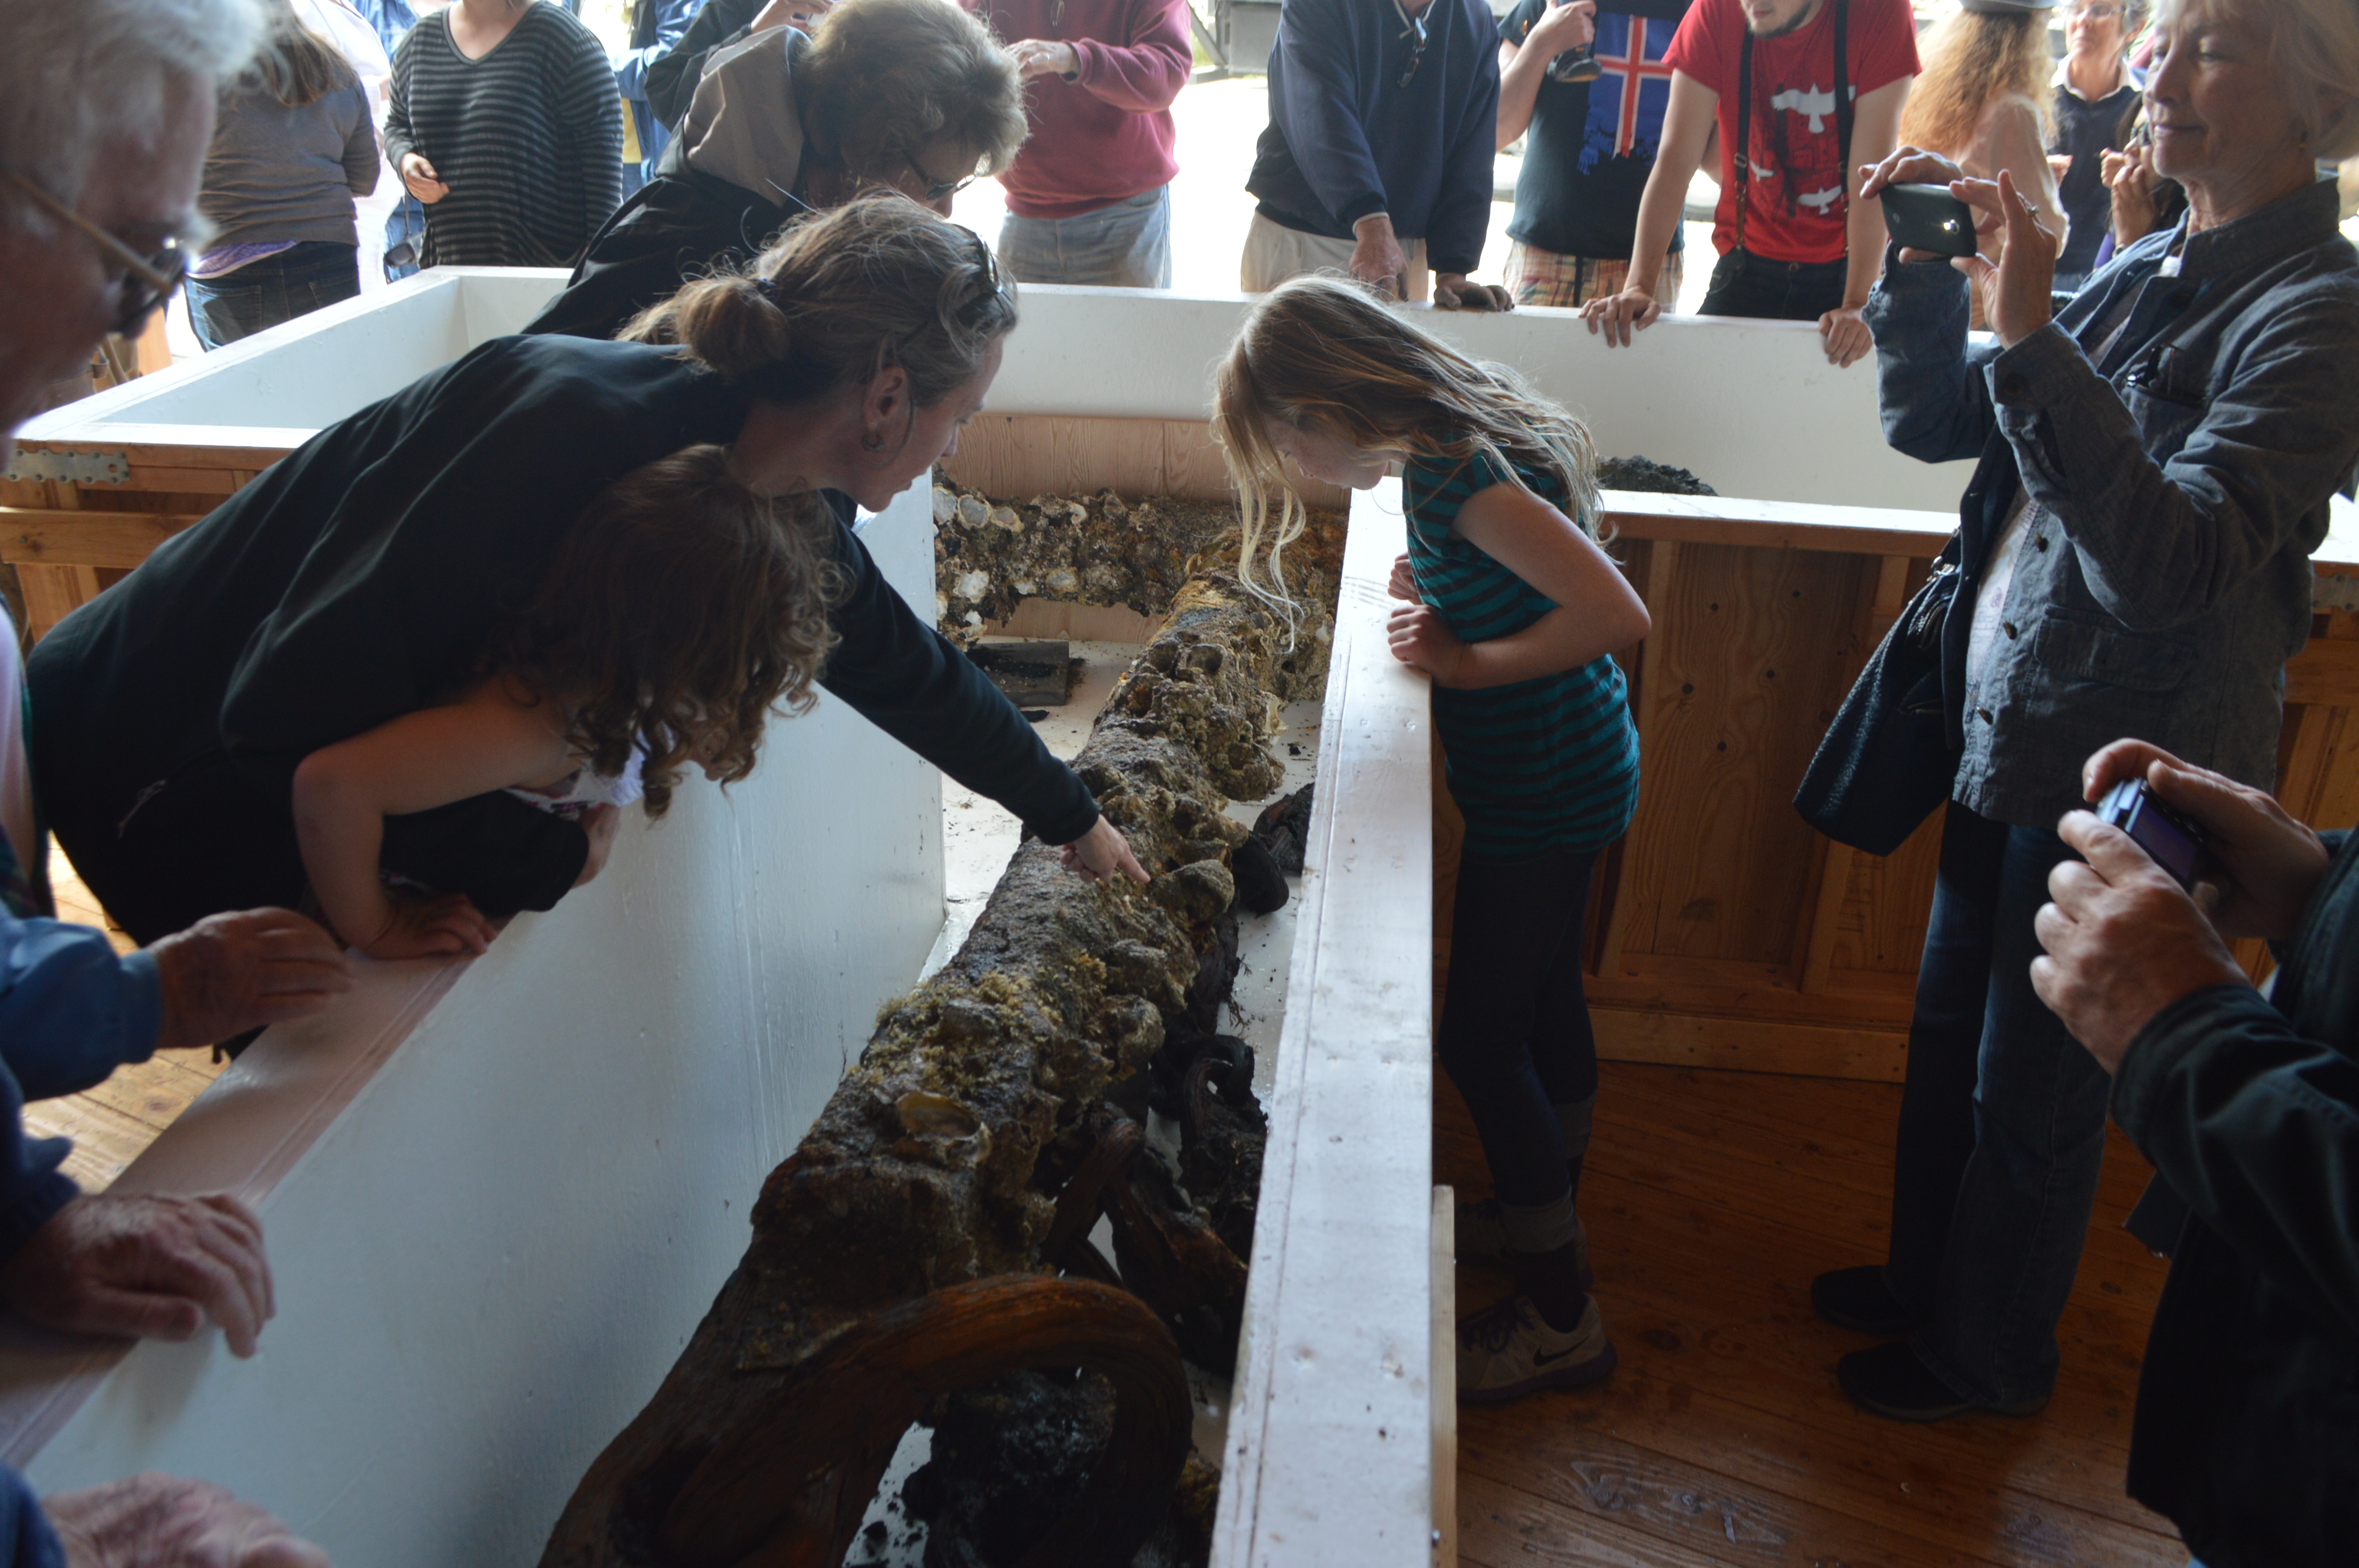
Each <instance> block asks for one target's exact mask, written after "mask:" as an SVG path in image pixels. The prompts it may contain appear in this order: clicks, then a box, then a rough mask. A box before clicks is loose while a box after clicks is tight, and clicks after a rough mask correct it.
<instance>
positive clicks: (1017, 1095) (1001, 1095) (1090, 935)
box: [543, 565, 1334, 1568]
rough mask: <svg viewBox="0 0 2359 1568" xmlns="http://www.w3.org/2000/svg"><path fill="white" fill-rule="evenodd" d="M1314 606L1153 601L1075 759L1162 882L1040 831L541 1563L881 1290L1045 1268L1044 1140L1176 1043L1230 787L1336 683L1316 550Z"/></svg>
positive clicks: (775, 1181) (1222, 580) (757, 1237)
mask: <svg viewBox="0 0 2359 1568" xmlns="http://www.w3.org/2000/svg"><path fill="white" fill-rule="evenodd" d="M1303 576H1304V581H1303V585H1302V586H1303V589H1304V591H1303V593H1302V599H1301V603H1300V605H1299V609H1298V611H1297V613H1296V615H1295V616H1294V617H1293V621H1294V624H1293V625H1292V626H1291V628H1289V626H1288V623H1287V622H1286V620H1285V619H1282V618H1281V617H1280V616H1279V615H1278V614H1277V613H1276V612H1274V611H1272V610H1271V609H1270V608H1269V607H1268V606H1267V605H1266V604H1265V603H1263V602H1262V601H1260V600H1257V599H1256V598H1255V597H1254V596H1252V595H1250V594H1248V593H1247V592H1246V591H1245V589H1243V588H1242V587H1240V586H1239V585H1238V583H1237V582H1236V580H1235V579H1234V578H1232V577H1230V576H1228V575H1226V574H1225V573H1222V572H1217V571H1215V572H1201V573H1199V574H1198V575H1196V576H1195V577H1193V578H1191V579H1189V580H1188V581H1187V582H1186V583H1185V584H1184V585H1182V586H1180V589H1179V591H1178V592H1177V593H1176V594H1174V595H1172V596H1170V597H1169V600H1168V601H1167V602H1166V603H1164V604H1160V605H1158V606H1157V607H1156V608H1157V609H1158V611H1162V612H1163V614H1164V624H1163V629H1162V631H1161V633H1160V634H1159V635H1158V637H1157V639H1156V640H1155V642H1154V643H1152V644H1150V645H1149V646H1148V647H1147V650H1146V651H1145V652H1144V653H1143V654H1141V656H1140V657H1139V659H1138V660H1137V661H1136V663H1135V664H1134V665H1133V666H1132V667H1131V669H1130V671H1129V672H1128V673H1127V674H1126V675H1125V676H1124V678H1123V680H1122V682H1121V684H1120V685H1119V686H1118V687H1116V688H1115V690H1114V694H1113V697H1111V699H1110V700H1109V701H1108V703H1107V705H1106V707H1105V708H1104V710H1103V712H1102V714H1101V715H1100V717H1099V720H1098V725H1097V728H1096V730H1095V731H1094V732H1093V736H1092V738H1091V741H1090V742H1089V744H1088V746H1087V747H1086V748H1084V749H1083V751H1082V754H1081V756H1080V758H1079V759H1077V761H1076V763H1075V766H1076V768H1077V770H1078V771H1079V772H1080V773H1081V775H1082V778H1083V779H1085V780H1086V781H1087V782H1088V783H1089V785H1090V787H1091V789H1092V790H1093V792H1094V793H1095V794H1096V795H1097V797H1098V801H1099V803H1100V805H1101V806H1103V809H1104V811H1105V813H1106V816H1108V817H1109V818H1110V819H1112V820H1113V821H1114V823H1115V824H1116V825H1117V826H1118V827H1120V828H1121V829H1122V830H1123V832H1124V834H1125V836H1126V837H1127V838H1128V839H1129V841H1130V844H1131V846H1132V849H1133V850H1134V851H1135V852H1136V855H1137V856H1138V859H1139V860H1140V861H1141V863H1142V864H1144V865H1145V866H1147V868H1148V869H1149V870H1150V871H1152V872H1153V873H1154V880H1153V882H1152V883H1151V885H1149V886H1148V887H1147V888H1143V889H1136V888H1132V887H1130V886H1128V885H1127V884H1122V885H1118V886H1114V887H1105V886H1101V885H1097V884H1093V883H1089V882H1085V881H1082V879H1080V878H1079V877H1077V876H1075V875H1074V874H1073V873H1072V872H1071V871H1067V870H1066V869H1065V868H1064V867H1063V866H1062V865H1061V864H1060V860H1059V857H1058V852H1057V851H1056V850H1055V849H1051V848H1049V847H1048V846H1045V845H1042V844H1039V843H1038V842H1027V843H1026V844H1025V845H1024V846H1023V847H1022V848H1021V849H1018V850H1017V851H1016V855H1015V857H1014V858H1013V859H1012V860H1010V862H1009V864H1008V868H1007V871H1006V874H1005V875H1004V876H1003V877H1002V878H1001V879H1000V881H999V884H998V887H997V889H996V890H995V892H994V893H993V894H992V897H991V900H990V902H989V903H988V904H987V905H986V906H985V908H984V914H983V915H982V917H981V918H980V919H979V920H978V921H977V922H976V923H975V927H974V931H973V935H971V936H969V938H968V939H967V942H966V944H965V946H962V948H961V949H960V950H959V952H958V954H957V956H956V957H953V958H952V959H951V962H950V963H949V964H948V965H947V966H946V967H945V968H943V969H942V970H941V971H940V972H939V973H938V974H936V975H935V976H934V977H933V978H932V979H929V980H928V981H927V982H926V983H925V984H923V985H921V986H920V987H919V988H918V989H917V990H915V991H914V992H912V993H911V994H909V995H908V996H906V997H903V998H901V999H899V1000H896V1001H893V1002H890V1003H888V1004H887V1005H886V1007H885V1009H884V1010H883V1012H882V1014H881V1015H880V1017H879V1019H878V1021H877V1027H876V1031H875V1035H874V1036H873V1037H872V1038H871V1040H870V1042H869V1044H868V1047H867V1049H866V1051H865V1052H864V1054H862V1056H861V1059H860V1061H859V1063H858V1064H857V1065H855V1066H854V1067H853V1069H852V1071H851V1072H850V1073H849V1074H847V1075H846V1076H845V1077H844V1079H843V1083H842V1084H841V1085H840V1086H839V1087H837V1089H836V1092H835V1094H834V1095H833V1096H832V1098H831V1099H830V1100H829V1102H828V1104H827V1107H826V1108H825V1109H824V1110H823V1111H821V1114H820V1118H819V1119H818V1121H817V1123H816V1124H815V1125H814V1126H813V1127H812V1128H811V1130H810V1134H809V1135H808V1136H807V1137H805V1138H804V1140H803V1141H802V1143H801V1145H800V1146H799V1148H798V1149H797V1150H796V1152H794V1153H793V1154H792V1155H791V1156H790V1157H788V1159H787V1161H786V1162H784V1163H782V1164H780V1165H779V1166H778V1167H777V1169H776V1170H775V1171H773V1172H772V1173H770V1176H769V1178H768V1180H767V1181H766V1183H765V1184H764V1185H763V1188H762V1193H761V1196H760V1199H759V1201H758V1202H757V1204H756V1207H755V1211H754V1216H753V1218H754V1239H753V1242H752V1245H751V1246H750V1247H749V1248H748V1249H747V1250H746V1253H745V1258H744V1260H742V1261H741V1262H740V1263H739V1265H738V1267H737V1269H736V1271H735V1272H734V1274H733V1275H732V1276H731V1278H730V1280H729V1281H728V1283H727V1284H726V1285H724V1286H723V1289H722V1292H721V1294H720V1296H719V1298H718V1299H717V1300H716V1301H715V1302H714V1303H713V1306H712V1310H711V1311H710V1312H709V1313H708V1314H706V1317H705V1320H704V1322H703V1324H702V1325H701V1326H700V1327H699V1328H698V1330H697V1332H696V1335H695V1336H694V1337H693V1339H692V1340H691V1341H690V1345H689V1346H688V1348H687V1350H686V1351H685V1352H684V1353H683V1354H682V1355H681V1357H680V1359H679V1362H678V1363H677V1364H676V1365H675V1367H674V1368H673V1369H672V1372H671V1374H670V1376H669V1378H667V1379H666V1380H665V1382H664V1385H663V1387H662V1388H661V1389H660V1390H658V1392H657V1394H656V1396H655V1398H654V1400H652V1401H651V1402H650V1403H649V1404H648V1406H647V1409H646V1410H645V1411H642V1412H641V1413H640V1415H639V1416H638V1418H637V1419H636V1421H635V1422H633V1423H632V1424H631V1425H630V1426H629V1427H628V1428H626V1429H625V1431H624V1433H622V1434H621V1435H620V1436H619V1437H617V1438H616V1439H615V1441H614V1443H613V1444H611V1445H610V1446H609V1447H608V1449H607V1451H606V1453H605V1454H603V1455H602V1456H601V1458H600V1459H599V1461H598V1462H597V1464H596V1465H593V1466H592V1470H591V1472H590V1474H589V1475H588V1476H586V1477H585V1478H584V1480H583V1482H582V1487H581V1488H580V1489H579V1490H578V1491H577V1492H576V1494H575V1497H574V1499H573V1501H572V1503H571V1505H569V1507H568V1509H567V1511H566V1514H565V1516H564V1517H563V1519H560V1523H559V1526H558V1529H557V1531H556V1534H555V1535H554V1536H553V1537H552V1538H551V1541H550V1544H549V1552H548V1554H547V1555H546V1556H545V1557H544V1559H543V1562H544V1564H547V1565H549V1568H555V1565H556V1564H560V1563H563V1564H569V1565H573V1564H592V1563H602V1564H612V1563H626V1562H636V1561H638V1559H636V1558H635V1557H632V1556H630V1555H629V1554H628V1552H627V1550H618V1548H617V1544H616V1543H618V1542H625V1543H626V1542H627V1541H630V1540H633V1539H636V1538H637V1537H636V1536H635V1532H637V1531H643V1530H647V1529H650V1528H652V1526H651V1524H650V1523H649V1522H648V1521H651V1520H654V1519H660V1518H661V1517H662V1515H663V1512H664V1510H665V1509H666V1508H668V1507H669V1500H670V1498H671V1497H672V1496H673V1495H674V1494H675V1493H676V1492H677V1489H678V1487H679V1486H680V1484H681V1480H682V1478H683V1477H685V1476H687V1475H688V1474H689V1472H690V1471H691V1470H692V1469H693V1468H694V1466H695V1465H697V1464H699V1463H700V1462H701V1460H702V1459H703V1457H704V1456H705V1455H706V1454H708V1453H710V1452H711V1450H712V1447H713V1445H714V1444H715V1443H716V1442H717V1441H718V1440H719V1438H720V1437H721V1435H722V1434H723V1433H727V1432H728V1431H729V1430H730V1429H731V1426H732V1424H733V1423H734V1422H735V1421H736V1420H737V1419H738V1418H739V1417H740V1415H742V1414H744V1413H745V1412H746V1411H752V1410H755V1409H757V1408H758V1407H759V1403H760V1400H762V1398H763V1397H764V1396H765V1395H766V1394H767V1393H768V1392H769V1391H770V1390H773V1389H776V1388H777V1387H778V1386H780V1381H781V1380H782V1379H786V1378H788V1377H790V1376H791V1375H792V1374H793V1372H794V1370H795V1369H796V1368H799V1367H801V1366H803V1365H805V1364H807V1363H809V1362H810V1361H811V1359H812V1358H813V1357H818V1356H820V1355H821V1354H823V1353H824V1352H825V1350H826V1348H827V1346H829V1345H830V1343H831V1342H832V1340H833V1339H834V1338H836V1337H837V1336H840V1335H842V1334H843V1332H844V1331H845V1330H846V1329H847V1328H849V1327H850V1326H851V1325H853V1324H855V1323H857V1322H859V1321H860V1320H861V1319H863V1318H864V1317H865V1316H867V1315H868V1314H874V1313H876V1312H878V1311H880V1310H883V1309H886V1308H889V1307H892V1306H895V1305H897V1304H899V1303H904V1302H908V1301H911V1300H914V1299H915V1298H917V1297H919V1296H920V1295H923V1294H925V1293H926V1292H929V1291H933V1290H936V1289H938V1288H940V1287H943V1286H947V1285H953V1284H957V1283H961V1282H962V1281H971V1280H976V1279H980V1278H983V1277H984V1276H989V1275H998V1274H1006V1273H1014V1272H1026V1271H1045V1268H1046V1266H1045V1265H1044V1264H1043V1263H1042V1262H1041V1261H1040V1259H1039V1255H1038V1248H1039V1244H1040V1242H1041V1240H1042V1238H1044V1236H1045V1235H1046V1233H1047V1231H1048V1227H1049V1221H1050V1218H1051V1217H1052V1215H1053V1213H1054V1194H1053V1193H1052V1192H1049V1191H1044V1190H1042V1187H1043V1185H1044V1183H1041V1182H1038V1181H1036V1164H1037V1163H1038V1161H1039V1156H1040V1154H1041V1152H1042V1150H1043V1149H1044V1148H1045V1147H1046V1146H1048V1145H1049V1143H1050V1141H1052V1140H1054V1139H1056V1138H1058V1137H1059V1136H1060V1134H1061V1133H1065V1132H1068V1131H1070V1130H1072V1129H1073V1128H1074V1126H1075V1125H1076V1124H1077V1123H1078V1122H1079V1120H1080V1119H1081V1118H1082V1116H1083V1115H1084V1114H1085V1113H1086V1112H1087V1110H1088V1108H1090V1106H1091V1105H1092V1104H1093V1102H1094V1101H1095V1100H1096V1099H1097V1098H1099V1096H1101V1095H1102V1094H1103V1092H1104V1091H1105V1090H1106V1088H1107V1087H1108V1086H1109V1085H1110V1084H1112V1083H1113V1082H1114V1081H1115V1080H1116V1079H1118V1078H1120V1077H1123V1076H1127V1075H1129V1074H1131V1073H1134V1072H1136V1071H1137V1070H1138V1069H1139V1068H1140V1067H1141V1066H1143V1065H1145V1063H1146V1061H1147V1057H1148V1056H1149V1055H1150V1054H1153V1053H1154V1051H1155V1050H1156V1048H1157V1047H1158V1045H1159V1044H1161V1043H1162V1041H1163V1037H1164V1026H1165V1021H1166V1019H1167V1018H1171V1017H1176V1016H1177V1015H1178V1014H1179V1013H1180V1011H1181V1010H1182V1008H1183V1007H1184V1005H1185V999H1186V992H1187V989H1188V986H1189V984H1190V980H1191V979H1193V978H1194V977H1195V975H1196V972H1197V969H1198V966H1199V959H1200V956H1201V953H1202V952H1203V951H1204V950H1205V948H1206V947H1207V946H1209V945H1210V944H1211V943H1212V940H1213V930H1214V924H1215V922H1216V921H1217V920H1218V919H1219V918H1220V916H1221V915H1222V914H1223V912H1225V911H1226V910H1227V909H1228V907H1229V904H1230V903H1231V901H1232V899H1233V898H1234V882H1233V881H1232V879H1231V876H1230V872H1229V868H1228V859H1229V853H1230V851H1231V849H1233V848H1234V845H1235V844H1236V843H1237V842H1238V841H1239V840H1240V839H1241V838H1244V837H1245V832H1246V829H1245V827H1243V826H1242V825H1241V824H1238V823H1236V822H1234V821H1232V820H1230V819H1229V818H1228V817H1227V816H1225V815H1223V806H1225V804H1226V800H1227V798H1228V797H1229V796H1232V795H1234V796H1238V797H1242V798H1245V799H1257V798H1259V797H1261V796H1263V795H1267V794H1269V793H1270V792H1271V791H1272V790H1273V789H1275V788H1276V786H1277V781H1278V779H1279V776H1280V773H1279V768H1278V764H1277V762H1276V761H1275V760H1273V759H1272V758H1271V757H1270V756H1269V754H1268V752H1267V750H1266V746H1265V744H1264V739H1265V736H1266V733H1267V730H1268V725H1269V719H1270V716H1271V715H1272V713H1273V712H1274V710H1275V708H1276V705H1277V704H1278V703H1280V702H1284V701H1288V700H1291V699H1293V698H1294V697H1298V696H1301V695H1304V694H1305V693H1306V692H1307V691H1308V690H1309V689H1310V688H1311V687H1313V685H1314V683H1316V682H1319V681H1322V680H1323V677H1324V672H1325V669H1326V665H1327V657H1328V651H1329V647H1330V644H1331V643H1332V631H1333V618H1332V606H1333V601H1334V583H1333V579H1332V578H1331V577H1329V576H1328V575H1327V574H1326V573H1324V572H1323V571H1321V570H1319V569H1318V568H1311V567H1309V566H1308V565H1306V568H1305V570H1304V574H1303Z"/></svg>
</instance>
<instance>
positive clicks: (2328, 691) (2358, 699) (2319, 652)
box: [2285, 613, 2359, 708]
mask: <svg viewBox="0 0 2359 1568" xmlns="http://www.w3.org/2000/svg"><path fill="white" fill-rule="evenodd" d="M2338 619H2348V615H2347V613H2346V614H2344V615H2343V616H2339V617H2338ZM2285 699H2286V705H2287V706H2288V707H2291V706H2293V705H2294V704H2295V703H2302V704H2305V705H2315V706H2317V707H2321V708H2359V642H2353V641H2350V640H2349V639H2347V638H2345V637H2339V636H2336V635H2335V634H2334V633H2332V631H2330V632H2329V633H2328V634H2327V635H2326V636H2324V637H2312V638H2311V639H2310V644H2309V646H2307V647H2305V648H2303V649H2302V651H2301V652H2300V653H2299V654H2295V655H2294V656H2293V657H2292V658H2290V659H2288V660H2287V661H2286V690H2285Z"/></svg>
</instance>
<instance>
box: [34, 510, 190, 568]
mask: <svg viewBox="0 0 2359 1568" xmlns="http://www.w3.org/2000/svg"><path fill="white" fill-rule="evenodd" d="M202 516H203V514H201V513H199V514H190V513H179V512H169V513H168V512H97V511H90V512H83V511H71V510H67V509H64V508H56V507H29V506H0V561H6V562H8V563H9V564H10V565H12V566H18V567H25V566H35V567H111V568H115V569H116V570H119V571H129V570H130V569H131V568H134V567H136V566H137V565H139V563H140V562H142V561H144V560H146V559H147V554H148V552H149V551H151V550H153V549H154V548H155V547H156V546H158V545H160V544H162V543H163V542H164V541H165V540H167V539H168V538H170V537H171V536H172V535H175V534H177V533H179V531H180V530H181V529H183V528H186V527H188V526H189V525H190V524H193V523H197V522H200V521H201V520H202Z"/></svg>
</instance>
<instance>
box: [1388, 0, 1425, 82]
mask: <svg viewBox="0 0 2359 1568" xmlns="http://www.w3.org/2000/svg"><path fill="white" fill-rule="evenodd" d="M1393 10H1394V11H1395V12H1397V13H1398V15H1399V16H1400V19H1401V32H1400V36H1401V37H1402V38H1408V39H1409V40H1411V41H1410V43H1409V46H1408V66H1407V67H1405V68H1404V69H1403V70H1402V71H1401V73H1400V80H1399V81H1396V82H1394V83H1393V85H1394V86H1396V87H1407V86H1408V84H1409V83H1410V82H1412V81H1416V80H1417V68H1418V67H1419V65H1421V64H1423V63H1424V61H1425V13H1424V12H1422V11H1419V13H1418V14H1417V15H1416V16H1410V15H1409V14H1408V7H1407V6H1404V5H1402V4H1401V3H1400V0H1393Z"/></svg>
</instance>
